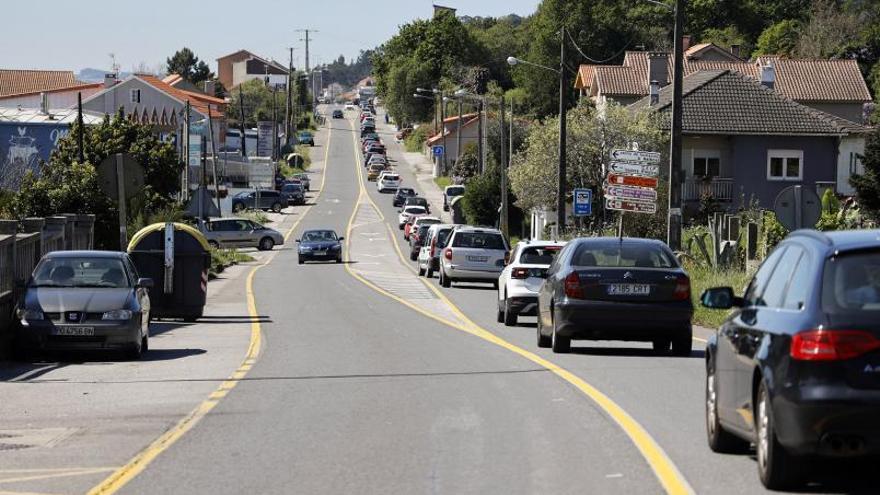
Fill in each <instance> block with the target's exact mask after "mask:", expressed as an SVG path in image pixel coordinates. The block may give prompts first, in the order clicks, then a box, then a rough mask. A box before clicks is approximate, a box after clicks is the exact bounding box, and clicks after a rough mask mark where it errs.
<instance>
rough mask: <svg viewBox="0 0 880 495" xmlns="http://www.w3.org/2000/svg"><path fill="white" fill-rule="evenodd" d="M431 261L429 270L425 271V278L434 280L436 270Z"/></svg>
mask: <svg viewBox="0 0 880 495" xmlns="http://www.w3.org/2000/svg"><path fill="white" fill-rule="evenodd" d="M430 263H431V262H430V261H429V262H428V268H426V269H425V278H434V270H433V269H432V268H431V265H430Z"/></svg>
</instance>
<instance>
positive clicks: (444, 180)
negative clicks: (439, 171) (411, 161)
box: [434, 175, 452, 191]
mask: <svg viewBox="0 0 880 495" xmlns="http://www.w3.org/2000/svg"><path fill="white" fill-rule="evenodd" d="M434 184H437V188H439V189H440V190H441V191H442V190H443V189H445V188H446V186H451V185H452V177H448V176H446V175H441V176H440V177H436V178H434Z"/></svg>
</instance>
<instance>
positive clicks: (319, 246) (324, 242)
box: [296, 230, 345, 265]
mask: <svg viewBox="0 0 880 495" xmlns="http://www.w3.org/2000/svg"><path fill="white" fill-rule="evenodd" d="M343 240H345V238H344V237H338V236H337V235H336V232H334V231H332V230H307V231H305V232H303V234H302V237H301V238H300V239H297V240H296V242H297V243H298V244H299V249H298V254H299V256H298V261H299V264H300V265H302V264H303V263H305V262H306V261H336V262H337V263H342V241H343Z"/></svg>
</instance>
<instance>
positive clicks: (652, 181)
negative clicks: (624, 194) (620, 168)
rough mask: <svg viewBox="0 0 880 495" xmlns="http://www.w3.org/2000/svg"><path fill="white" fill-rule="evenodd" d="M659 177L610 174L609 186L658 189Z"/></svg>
mask: <svg viewBox="0 0 880 495" xmlns="http://www.w3.org/2000/svg"><path fill="white" fill-rule="evenodd" d="M657 182H658V179H657V177H643V176H639V175H618V174H608V184H612V185H617V186H634V187H650V188H651V189H655V188H656V187H657Z"/></svg>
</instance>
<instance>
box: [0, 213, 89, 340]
mask: <svg viewBox="0 0 880 495" xmlns="http://www.w3.org/2000/svg"><path fill="white" fill-rule="evenodd" d="M94 238H95V216H94V215H83V214H72V213H65V214H63V215H57V216H52V217H46V218H25V219H24V220H22V221H21V222H19V221H17V220H0V358H3V357H6V356H8V354H9V351H10V347H11V346H10V344H11V343H12V325H13V323H14V321H15V320H14V314H13V313H14V311H15V306H16V304H17V298H18V297H19V296H20V295H21V294H19V293H18V291H17V290H16V282H17V281H19V280H21V281H24V280H27V278H28V277H29V276H30V275H31V273H32V272H33V271H34V268H35V267H36V266H37V263H39V261H40V258H42V257H43V255H44V254H46V253H48V252H51V251H64V250H72V249H92V247H93V245H94Z"/></svg>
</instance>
